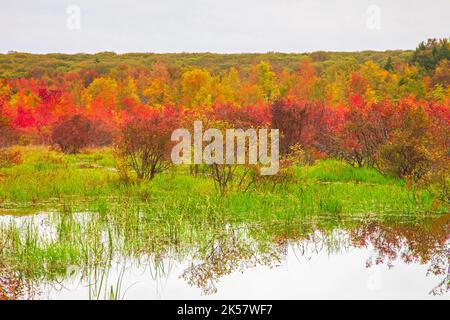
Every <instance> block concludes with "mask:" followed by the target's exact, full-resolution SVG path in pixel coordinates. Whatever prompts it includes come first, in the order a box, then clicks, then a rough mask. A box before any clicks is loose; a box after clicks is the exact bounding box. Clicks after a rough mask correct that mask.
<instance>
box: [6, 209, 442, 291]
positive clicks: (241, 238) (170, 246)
mask: <svg viewBox="0 0 450 320" xmlns="http://www.w3.org/2000/svg"><path fill="white" fill-rule="evenodd" d="M112 217H113V216H108V219H107V218H105V217H104V216H102V214H99V213H93V212H78V213H64V212H57V211H50V212H48V211H46V212H37V213H35V214H32V215H29V214H27V215H17V214H11V213H8V212H5V213H4V214H3V215H1V216H0V231H1V235H0V250H2V255H1V257H2V260H1V261H0V270H1V273H0V289H1V290H0V292H1V291H3V298H16V299H314V298H321V299H322V298H325V299H328V298H331V299H350V298H351V299H379V298H384V299H386V298H387V299H405V298H406V299H409V298H413V299H416V298H420V299H449V286H450V267H449V259H450V236H449V234H450V232H449V231H450V215H448V214H447V215H440V216H420V217H418V216H403V215H384V216H383V215H374V214H372V215H362V216H354V217H346V218H339V217H335V216H321V217H314V218H308V219H304V221H303V222H300V223H299V222H296V223H295V224H285V223H279V224H276V223H271V224H258V223H257V222H253V223H247V224H245V223H238V222H235V223H232V222H227V223H224V224H215V225H214V223H213V226H211V227H210V228H206V227H205V228H196V227H195V226H192V225H185V226H184V227H180V226H179V225H178V226H177V227H176V228H175V227H174V226H173V225H171V224H170V223H169V222H167V221H164V222H162V221H161V222H160V223H158V222H155V220H152V221H151V222H149V221H146V216H145V214H142V212H141V213H139V212H138V211H136V212H135V213H134V214H133V213H129V214H127V215H126V218H125V216H121V215H115V216H114V217H115V218H114V219H112ZM130 219H131V220H134V219H136V220H134V221H133V222H131V220H130ZM0 297H1V296H0Z"/></svg>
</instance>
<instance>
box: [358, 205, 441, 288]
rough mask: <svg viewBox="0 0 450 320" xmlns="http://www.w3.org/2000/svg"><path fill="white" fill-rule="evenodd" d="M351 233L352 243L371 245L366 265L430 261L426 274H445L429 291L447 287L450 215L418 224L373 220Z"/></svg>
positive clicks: (424, 262) (423, 262)
mask: <svg viewBox="0 0 450 320" xmlns="http://www.w3.org/2000/svg"><path fill="white" fill-rule="evenodd" d="M350 235H351V239H352V243H353V245H354V246H356V247H367V246H368V245H372V246H373V247H374V250H375V255H374V256H373V257H371V258H369V259H368V261H367V263H366V265H367V267H371V266H372V265H373V264H376V265H378V264H383V263H386V264H387V265H388V266H389V268H391V267H393V266H394V261H395V260H397V259H401V260H402V261H403V262H404V263H412V262H417V263H421V264H426V263H429V264H430V267H429V269H428V274H433V275H446V277H445V278H444V280H443V281H442V282H441V283H440V284H438V285H437V286H436V287H435V288H434V289H433V290H432V291H431V293H432V294H439V293H440V294H442V293H445V292H446V291H448V290H449V286H450V285H449V284H450V247H449V246H448V240H449V239H450V214H448V215H445V216H442V217H440V218H437V219H427V220H426V221H424V222H421V223H420V224H419V223H417V224H414V223H410V224H401V223H400V224H398V223H389V224H380V223H378V222H375V221H374V222H370V223H368V224H365V225H363V226H362V227H360V228H357V229H355V230H353V231H352V232H351V233H350Z"/></svg>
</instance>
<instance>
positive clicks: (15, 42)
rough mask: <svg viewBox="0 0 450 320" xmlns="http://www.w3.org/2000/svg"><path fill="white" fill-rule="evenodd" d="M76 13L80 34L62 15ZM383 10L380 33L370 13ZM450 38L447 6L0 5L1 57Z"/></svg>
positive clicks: (334, 47) (235, 0) (410, 45)
mask: <svg viewBox="0 0 450 320" xmlns="http://www.w3.org/2000/svg"><path fill="white" fill-rule="evenodd" d="M69 5H76V6H78V7H79V8H80V10H81V15H80V17H81V18H80V22H81V24H80V29H78V30H71V29H69V28H68V27H67V19H68V17H69V14H67V12H66V11H67V8H68V6H69ZM370 5H376V6H378V8H379V9H380V20H379V21H380V29H370V28H368V27H367V20H368V18H369V14H368V13H367V8H368V7H369V6H370ZM449 36H450V0H428V1H423V0H369V1H368V0H146V1H144V0H142V1H139V0H122V1H119V0H96V1H93V0H54V1H51V0H39V1H36V0H2V1H1V4H0V39H1V41H0V52H7V51H9V50H15V51H23V52H35V53H48V52H66V53H75V52H89V53H93V52H99V51H115V52H118V53H123V52H205V51H209V52H221V53H231V52H267V51H277V52H308V51H317V50H328V51H355V50H366V49H373V50H387V49H414V48H415V47H416V46H417V44H418V43H419V42H420V41H422V40H426V39H427V38H430V37H434V38H443V37H449Z"/></svg>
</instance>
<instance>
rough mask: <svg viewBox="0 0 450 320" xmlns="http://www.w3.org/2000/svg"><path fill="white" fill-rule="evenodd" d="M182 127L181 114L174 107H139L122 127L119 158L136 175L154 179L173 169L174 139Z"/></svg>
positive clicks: (141, 177) (118, 141) (119, 138)
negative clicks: (171, 160)
mask: <svg viewBox="0 0 450 320" xmlns="http://www.w3.org/2000/svg"><path fill="white" fill-rule="evenodd" d="M178 124H179V113H178V111H177V110H176V109H174V108H171V107H167V108H163V109H161V110H157V109H149V108H145V107H139V108H136V109H135V110H133V111H132V113H130V114H128V116H127V117H126V119H125V120H124V122H123V123H122V125H121V126H120V129H119V133H118V137H117V148H118V152H117V154H118V156H119V157H120V158H122V159H123V160H124V161H125V162H126V163H127V164H128V165H129V167H131V168H132V169H133V170H134V171H135V172H136V174H137V177H138V178H139V179H147V180H151V179H153V178H154V177H155V175H156V174H157V173H160V172H163V171H164V170H166V169H167V168H168V167H169V164H170V161H169V159H170V150H171V145H172V143H171V140H170V137H171V135H172V131H173V130H174V129H176V128H177V127H178Z"/></svg>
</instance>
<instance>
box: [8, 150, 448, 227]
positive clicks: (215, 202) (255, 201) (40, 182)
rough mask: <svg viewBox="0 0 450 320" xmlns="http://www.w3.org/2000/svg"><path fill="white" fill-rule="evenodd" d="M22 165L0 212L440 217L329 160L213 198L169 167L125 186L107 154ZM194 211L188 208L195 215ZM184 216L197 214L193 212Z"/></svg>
mask: <svg viewBox="0 0 450 320" xmlns="http://www.w3.org/2000/svg"><path fill="white" fill-rule="evenodd" d="M21 151H22V158H23V162H22V163H21V164H20V165H17V166H13V167H10V168H3V169H1V170H0V207H1V208H3V210H5V209H8V208H9V209H16V208H19V207H20V208H31V210H35V209H37V208H52V207H54V206H66V207H70V208H74V209H77V208H78V209H86V207H87V208H89V209H93V210H95V211H98V210H103V211H104V210H107V209H108V206H110V205H111V203H113V202H118V203H121V202H124V201H125V199H126V201H127V202H129V201H133V202H135V203H150V204H151V205H152V206H154V207H167V206H186V205H192V206H194V207H195V206H196V205H204V204H209V205H211V206H213V207H216V208H218V211H221V212H223V213H224V214H225V215H227V216H230V217H232V218H236V219H252V218H257V219H266V218H271V219H273V218H282V219H285V218H288V219H294V218H298V217H301V216H305V215H313V214H341V215H347V214H365V213H377V214H383V213H398V214H410V213H445V212H447V210H448V208H446V207H444V206H443V205H436V203H435V202H433V197H432V195H431V194H430V193H429V192H427V191H421V192H418V193H417V192H416V193H415V194H414V192H412V191H411V190H408V189H407V188H406V187H405V183H404V181H403V180H399V179H394V178H390V177H386V176H383V175H381V174H380V173H378V172H377V171H375V170H373V169H371V168H353V167H351V166H349V165H347V164H346V163H344V162H340V161H335V160H324V161H319V162H317V163H316V164H314V165H312V166H305V167H298V168H297V170H296V174H297V178H298V182H297V183H296V184H290V185H288V186H286V187H284V188H281V189H276V190H275V191H272V190H269V189H267V190H260V191H255V190H252V191H251V192H246V193H238V192H236V193H231V194H229V195H228V196H227V197H225V198H220V197H218V195H217V192H216V190H215V189H214V184H213V181H212V180H211V179H210V178H208V177H207V176H197V177H194V176H192V175H189V174H188V170H186V168H180V167H176V168H174V169H172V170H171V171H169V172H167V173H164V174H161V175H158V176H157V177H156V178H155V179H154V180H153V181H151V182H140V183H133V184H129V185H126V184H124V183H122V182H121V181H120V179H119V176H118V174H117V172H116V171H115V169H114V158H113V156H112V152H111V150H109V149H102V150H91V151H88V152H85V153H83V154H79V155H63V154H60V153H57V152H54V151H49V150H48V149H47V148H44V147H25V148H21ZM194 209H195V208H194ZM191 214H196V212H195V210H194V211H192V212H191Z"/></svg>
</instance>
